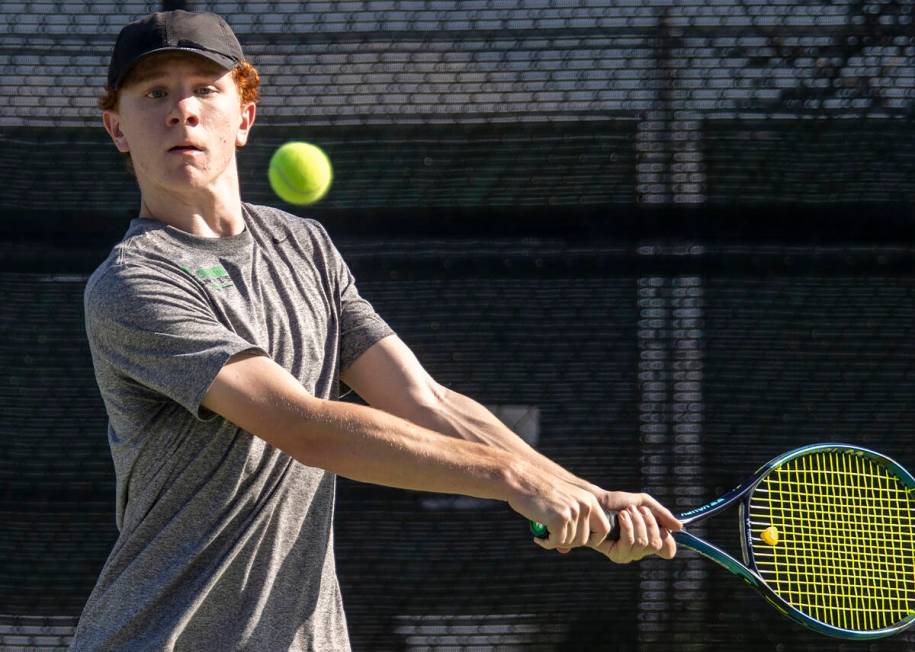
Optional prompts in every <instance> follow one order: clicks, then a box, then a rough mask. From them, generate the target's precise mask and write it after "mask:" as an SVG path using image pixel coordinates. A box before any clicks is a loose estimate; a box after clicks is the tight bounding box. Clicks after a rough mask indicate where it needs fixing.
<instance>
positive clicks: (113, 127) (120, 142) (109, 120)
mask: <svg viewBox="0 0 915 652" xmlns="http://www.w3.org/2000/svg"><path fill="white" fill-rule="evenodd" d="M102 123H103V124H104V125H105V131H107V132H108V135H109V136H111V140H113V141H114V145H115V147H117V148H118V151H119V152H124V153H126V152H129V151H130V146H129V145H128V144H127V137H126V136H125V135H124V132H123V131H121V116H119V115H118V114H117V113H115V112H114V111H104V112H103V113H102Z"/></svg>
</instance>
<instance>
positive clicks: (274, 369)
mask: <svg viewBox="0 0 915 652" xmlns="http://www.w3.org/2000/svg"><path fill="white" fill-rule="evenodd" d="M203 405H204V406H205V407H206V408H208V409H210V410H212V411H213V412H216V413H217V414H220V415H221V416H223V417H225V418H226V419H228V420H229V421H231V422H233V423H234V424H235V425H237V426H239V427H240V428H243V429H244V430H246V431H248V432H249V433H251V434H253V435H256V436H258V437H261V438H262V439H264V440H266V441H267V442H268V443H270V444H271V445H273V446H275V447H277V448H279V449H280V450H282V451H284V452H285V453H287V454H289V455H290V456H292V457H293V458H295V459H296V460H298V461H300V462H302V463H303V464H307V465H309V466H315V467H320V468H323V469H327V470H329V471H332V472H334V473H337V474H339V475H342V476H344V477H347V478H351V479H354V480H360V481H363V482H371V483H375V484H381V485H387V486H391V487H400V488H404V489H414V490H421V491H437V492H448V493H461V494H465V495H469V496H476V497H480V498H493V499H497V500H504V501H506V502H508V504H509V505H510V506H511V507H512V509H514V510H515V511H517V512H519V513H520V514H522V515H523V516H525V517H527V518H530V519H535V520H540V521H541V522H544V523H547V524H548V527H550V530H551V536H550V540H549V541H547V542H542V545H543V547H545V548H555V547H560V546H562V547H569V546H580V545H585V544H587V543H589V541H594V540H595V539H599V540H601V541H602V540H603V538H605V537H606V534H607V529H608V525H609V524H608V522H607V519H606V517H605V516H604V514H603V511H602V510H601V508H600V505H598V503H597V501H596V500H595V498H594V496H593V495H591V494H590V493H588V492H585V491H582V490H581V489H579V488H578V487H575V486H573V485H568V484H565V483H560V484H557V483H554V482H548V481H546V480H545V479H544V478H542V477H541V476H540V475H539V474H538V473H536V472H535V471H536V470H535V469H532V468H531V467H530V465H529V464H528V463H526V462H525V461H524V460H523V459H521V458H519V457H518V456H516V455H513V454H511V453H509V452H506V451H501V450H496V449H493V448H491V447H488V446H485V445H483V444H479V443H475V442H461V441H456V440H454V439H452V438H449V437H446V436H444V435H441V434H439V433H436V432H433V431H431V430H427V429H425V428H423V427H421V426H418V425H416V424H412V423H409V422H407V421H405V420H403V419H400V418H398V417H396V416H393V415H391V414H387V413H385V412H382V411H381V410H376V409H373V408H367V407H364V406H359V405H352V404H348V403H341V402H337V401H325V400H322V399H318V398H315V397H313V396H311V395H310V394H309V393H308V392H307V391H306V390H305V389H304V388H303V387H302V386H301V384H300V383H299V382H298V381H297V380H296V379H295V378H293V377H292V376H291V375H290V374H289V373H288V372H287V371H286V370H285V369H283V368H282V367H280V366H279V365H277V364H276V363H275V362H273V361H272V360H270V359H269V358H267V357H265V356H261V355H258V354H255V353H243V354H239V355H236V356H234V357H233V358H232V359H231V360H230V361H229V362H228V363H227V364H226V365H225V366H224V367H223V368H222V370H221V371H220V372H219V374H218V375H217V377H216V379H215V380H214V382H213V384H212V385H211V387H210V389H209V390H208V391H207V394H206V396H205V397H204V400H203ZM554 528H555V529H554Z"/></svg>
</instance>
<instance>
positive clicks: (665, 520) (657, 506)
mask: <svg viewBox="0 0 915 652" xmlns="http://www.w3.org/2000/svg"><path fill="white" fill-rule="evenodd" d="M639 505H641V506H643V507H648V508H649V509H651V512H652V513H653V514H654V516H655V518H656V519H657V521H658V525H660V526H661V527H662V528H664V529H665V530H670V531H671V532H679V531H680V530H682V529H683V523H681V522H680V521H678V520H677V517H676V516H674V515H673V514H672V513H671V511H670V510H669V509H667V508H666V507H664V505H662V504H661V503H659V502H658V501H657V500H655V499H654V498H652V497H651V496H649V495H648V494H639Z"/></svg>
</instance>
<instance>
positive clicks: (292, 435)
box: [254, 400, 518, 501]
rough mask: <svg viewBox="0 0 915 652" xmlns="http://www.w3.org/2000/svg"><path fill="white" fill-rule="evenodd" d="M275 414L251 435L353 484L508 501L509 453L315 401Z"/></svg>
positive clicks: (513, 464)
mask: <svg viewBox="0 0 915 652" xmlns="http://www.w3.org/2000/svg"><path fill="white" fill-rule="evenodd" d="M274 414H276V416H277V422H275V423H272V424H269V425H268V426H267V427H269V429H270V430H271V432H270V433H263V435H262V433H254V434H258V435H262V436H265V438H266V439H268V440H272V443H273V444H274V445H275V446H277V447H278V448H280V449H281V450H283V451H284V452H286V453H288V454H289V455H291V456H292V457H294V458H295V459H297V460H299V461H300V462H302V463H304V464H307V465H309V466H316V467H320V468H324V469H327V470H329V471H332V472H334V473H336V474H338V475H340V476H343V477H346V478H350V479H352V480H358V481H361V482H370V483H373V484H380V485H386V486H390V487H397V488H401V489H413V490H421V491H433V492H444V493H459V494H464V495H468V496H476V497H480V498H492V499H498V500H506V501H508V500H510V499H511V497H512V491H513V489H514V488H515V487H514V485H515V484H516V483H517V478H516V474H515V473H514V470H515V469H516V468H517V466H518V463H517V460H516V459H515V458H514V456H513V455H511V454H510V453H508V452H507V451H503V450H493V449H492V448H489V447H486V446H483V445H481V444H479V443H473V442H461V441H454V440H453V439H451V438H448V437H445V436H444V435H442V434H439V433H436V432H432V431H431V430H427V429H426V428H424V427H422V426H420V425H417V424H413V423H410V422H408V421H406V420H404V419H400V418H398V417H396V416H393V415H390V414H388V413H386V412H382V411H380V410H375V409H372V408H367V407H362V406H359V405H353V404H349V403H341V402H334V401H315V400H312V401H309V402H308V403H307V407H305V406H303V405H297V404H292V405H290V406H287V409H286V410H285V411H281V412H280V413H279V414H277V413H276V412H274ZM265 425H267V424H265Z"/></svg>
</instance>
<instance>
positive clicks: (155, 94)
mask: <svg viewBox="0 0 915 652" xmlns="http://www.w3.org/2000/svg"><path fill="white" fill-rule="evenodd" d="M146 97H148V98H150V99H152V100H161V99H162V98H163V97H165V89H164V88H154V89H152V90H151V91H149V92H148V93H146Z"/></svg>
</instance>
